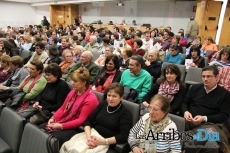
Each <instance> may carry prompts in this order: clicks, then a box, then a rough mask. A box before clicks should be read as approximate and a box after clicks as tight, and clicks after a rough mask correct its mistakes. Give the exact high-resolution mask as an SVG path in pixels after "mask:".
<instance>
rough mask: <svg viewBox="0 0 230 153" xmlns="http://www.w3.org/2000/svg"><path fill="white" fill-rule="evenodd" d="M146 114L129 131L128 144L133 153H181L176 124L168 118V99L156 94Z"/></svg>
mask: <svg viewBox="0 0 230 153" xmlns="http://www.w3.org/2000/svg"><path fill="white" fill-rule="evenodd" d="M148 109H149V113H146V114H145V115H144V116H142V117H141V119H140V120H139V121H138V122H137V123H136V124H135V125H134V127H133V128H132V129H131V130H130V133H129V137H128V143H129V146H130V148H131V149H132V152H133V153H145V152H147V153H154V152H173V153H176V152H178V153H179V152H181V145H180V140H179V137H178V135H177V134H176V135H175V134H174V131H177V127H176V124H175V123H174V122H173V121H172V120H171V119H170V118H169V116H168V113H169V110H170V102H169V99H168V98H166V97H165V96H163V95H160V94H157V95H155V96H154V97H153V98H152V99H151V102H150V104H149V106H148Z"/></svg>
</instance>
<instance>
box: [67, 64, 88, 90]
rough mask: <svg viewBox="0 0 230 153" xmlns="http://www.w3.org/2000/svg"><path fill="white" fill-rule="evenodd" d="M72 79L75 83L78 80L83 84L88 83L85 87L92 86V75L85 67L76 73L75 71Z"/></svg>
mask: <svg viewBox="0 0 230 153" xmlns="http://www.w3.org/2000/svg"><path fill="white" fill-rule="evenodd" d="M71 79H72V80H73V81H76V80H80V81H82V82H84V81H85V82H86V84H85V86H86V87H87V88H88V87H89V85H90V73H89V71H88V70H87V69H86V68H84V67H80V68H78V69H77V70H76V71H74V72H73V73H72V74H71Z"/></svg>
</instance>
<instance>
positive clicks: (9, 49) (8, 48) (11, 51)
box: [0, 39, 19, 57]
mask: <svg viewBox="0 0 230 153" xmlns="http://www.w3.org/2000/svg"><path fill="white" fill-rule="evenodd" d="M0 44H3V46H2V47H3V48H4V51H5V53H6V54H7V55H9V56H10V57H13V56H16V55H19V50H18V48H16V47H14V45H13V44H12V43H10V42H9V41H8V40H4V39H2V40H0Z"/></svg>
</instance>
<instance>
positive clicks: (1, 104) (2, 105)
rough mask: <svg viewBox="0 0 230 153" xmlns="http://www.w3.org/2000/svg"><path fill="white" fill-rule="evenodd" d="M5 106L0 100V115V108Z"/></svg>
mask: <svg viewBox="0 0 230 153" xmlns="http://www.w3.org/2000/svg"><path fill="white" fill-rule="evenodd" d="M4 107H5V104H4V103H3V102H1V101H0V116H1V112H2V109H3V108H4Z"/></svg>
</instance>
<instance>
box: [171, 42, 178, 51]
mask: <svg viewBox="0 0 230 153" xmlns="http://www.w3.org/2000/svg"><path fill="white" fill-rule="evenodd" d="M169 48H170V49H171V48H172V49H175V50H177V51H178V49H179V47H178V45H177V44H172V45H170V46H169Z"/></svg>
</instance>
